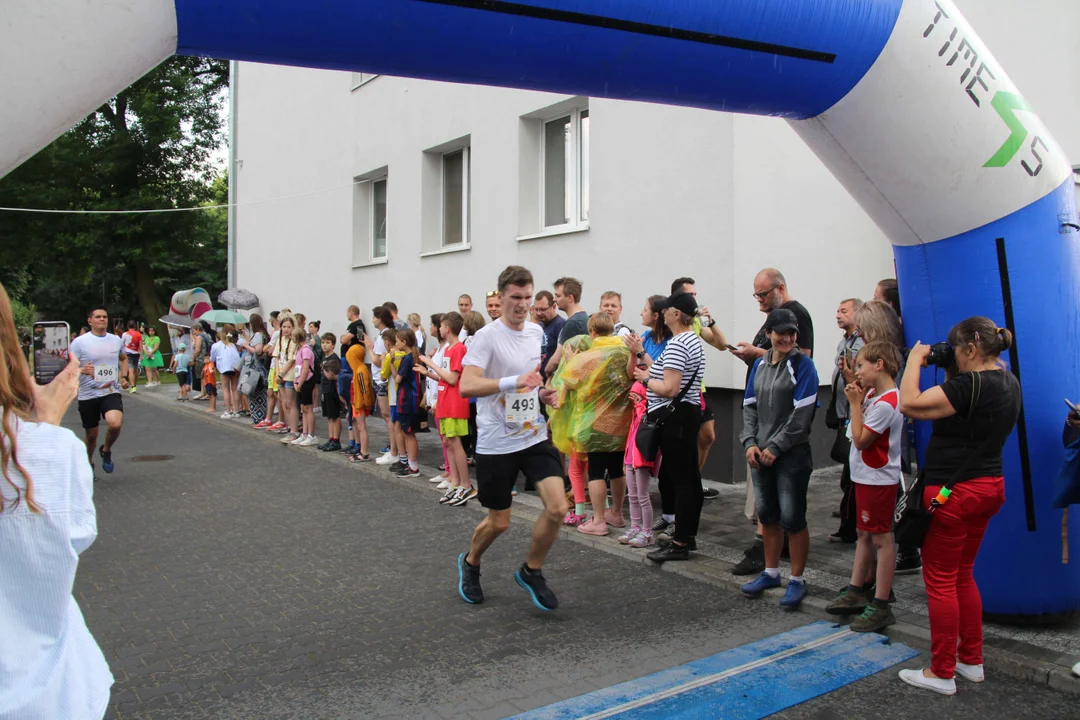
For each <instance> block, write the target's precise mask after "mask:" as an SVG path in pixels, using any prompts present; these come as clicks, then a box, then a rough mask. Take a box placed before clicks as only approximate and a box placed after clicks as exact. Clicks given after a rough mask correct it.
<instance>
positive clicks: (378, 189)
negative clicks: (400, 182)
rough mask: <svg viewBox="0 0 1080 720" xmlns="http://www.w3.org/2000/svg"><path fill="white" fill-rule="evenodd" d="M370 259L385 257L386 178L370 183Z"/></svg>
mask: <svg viewBox="0 0 1080 720" xmlns="http://www.w3.org/2000/svg"><path fill="white" fill-rule="evenodd" d="M370 232H371V259H372V260H378V259H381V258H385V257H386V178H380V179H379V180H372V181H371V231H370Z"/></svg>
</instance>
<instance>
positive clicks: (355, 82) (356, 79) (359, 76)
mask: <svg viewBox="0 0 1080 720" xmlns="http://www.w3.org/2000/svg"><path fill="white" fill-rule="evenodd" d="M377 77H379V76H378V75H375V74H372V73H360V72H354V73H352V89H353V90H355V89H356V88H358V87H360V86H361V85H366V84H367V83H369V82H371V81H372V80H374V79H375V78H377Z"/></svg>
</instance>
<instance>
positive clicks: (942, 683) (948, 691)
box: [900, 668, 956, 695]
mask: <svg viewBox="0 0 1080 720" xmlns="http://www.w3.org/2000/svg"><path fill="white" fill-rule="evenodd" d="M900 679H901V680H903V681H904V682H906V683H907V684H908V685H911V686H912V687H917V688H923V689H925V690H933V691H934V692H936V693H940V694H942V695H955V694H956V680H942V679H941V678H928V677H926V676H925V675H923V671H922V669H921V668H920V669H919V670H901V671H900Z"/></svg>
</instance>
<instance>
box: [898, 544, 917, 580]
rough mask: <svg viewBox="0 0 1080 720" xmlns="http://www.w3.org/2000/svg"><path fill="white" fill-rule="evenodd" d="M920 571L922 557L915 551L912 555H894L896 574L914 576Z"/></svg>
mask: <svg viewBox="0 0 1080 720" xmlns="http://www.w3.org/2000/svg"><path fill="white" fill-rule="evenodd" d="M921 571H922V555H921V554H920V553H919V551H918V550H916V551H915V552H913V553H910V554H908V553H898V554H897V555H896V574H897V575H914V574H916V573H918V572H921Z"/></svg>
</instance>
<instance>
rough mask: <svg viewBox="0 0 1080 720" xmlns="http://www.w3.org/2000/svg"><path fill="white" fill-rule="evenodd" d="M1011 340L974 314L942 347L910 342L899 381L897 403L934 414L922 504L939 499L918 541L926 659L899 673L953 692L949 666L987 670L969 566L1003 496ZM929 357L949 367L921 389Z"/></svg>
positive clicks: (1015, 391) (966, 672) (956, 671)
mask: <svg viewBox="0 0 1080 720" xmlns="http://www.w3.org/2000/svg"><path fill="white" fill-rule="evenodd" d="M1012 343H1013V336H1012V333H1011V332H1009V331H1008V330H1006V329H1004V328H999V327H997V326H996V325H995V324H994V322H993V321H991V320H990V319H989V318H985V317H970V318H968V319H967V320H964V321H962V322H960V323H958V324H957V325H955V326H954V327H953V329H952V330H950V331H949V339H948V346H949V347H948V349H945V348H942V347H941V346H935V347H934V348H931V347H930V346H927V345H923V344H922V343H916V344H915V347H913V348H912V349H911V352H910V353H909V354H908V363H907V367H906V369H905V370H904V376H903V379H902V380H901V382H900V411H901V412H902V413H904V415H906V416H908V417H910V418H913V419H915V420H932V421H933V433H932V434H931V436H930V442H929V444H928V445H927V447H926V460H925V463H924V467H923V468H922V471H923V473H925V488H924V492H923V497H922V506H923V507H929V506H930V503H931V502H932V501H934V500H936V499H939V498H940V499H941V500H943V502H941V500H939V502H941V504H940V505H939V506H938V507H937V508H936V510H935V511H934V514H933V519H932V521H931V522H930V530H929V532H928V533H927V535H926V540H925V542H924V543H923V580H924V581H925V583H926V595H927V606H928V609H929V611H930V649H931V662H930V667H929V668H926V669H924V670H901V671H900V679H901V680H903V681H904V682H906V683H907V684H909V685H913V686H915V687H921V688H925V689H927V690H933V691H934V692H938V693H941V694H943V695H953V694H955V693H956V681H955V680H954V675H960V676H961V677H963V678H965V679H967V680H970V681H972V682H982V680H983V665H982V663H983V657H982V598H981V596H980V595H979V588H978V586H977V585H976V584H975V578H974V577H973V575H972V568H973V566H974V564H975V558H976V556H977V555H978V554H979V546H980V545H981V544H982V539H983V535H984V534H985V533H986V527H987V525H988V524H989V523H990V518H992V517H993V516H994V515H996V514H997V512H998V510H1000V509H1001V506H1002V505H1004V504H1005V478H1004V474H1005V473H1004V469H1003V464H1002V463H1003V461H1002V453H1001V449H1002V446H1004V444H1005V441H1006V440H1007V439H1008V437H1009V434H1010V433H1012V430H1013V427H1014V426H1015V425H1016V420H1017V417H1018V416H1019V414H1020V402H1021V398H1020V383H1019V381H1017V379H1016V377H1015V376H1013V374H1012V373H1011V372H1009V371H1008V370H1007V369H1006V368H1005V366H1004V364H1003V363H1002V362H1001V360H1000V356H1001V353H1002V352H1004V351H1005V350H1008V349H1009V348H1010V347H1012ZM932 350H933V355H932V354H931V351H932ZM931 364H933V365H938V366H939V367H944V368H945V382H943V383H942V384H940V385H934V386H933V387H931V388H929V389H927V390H925V391H923V392H920V390H919V374H920V372H921V371H922V369H923V368H924V367H928V366H929V365H931ZM950 482H952V483H954V484H953V485H952V487H951V489H950V488H945V489H943V487H944V486H946V485H947V484H949V483H950ZM957 641H959V650H958V649H957Z"/></svg>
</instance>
